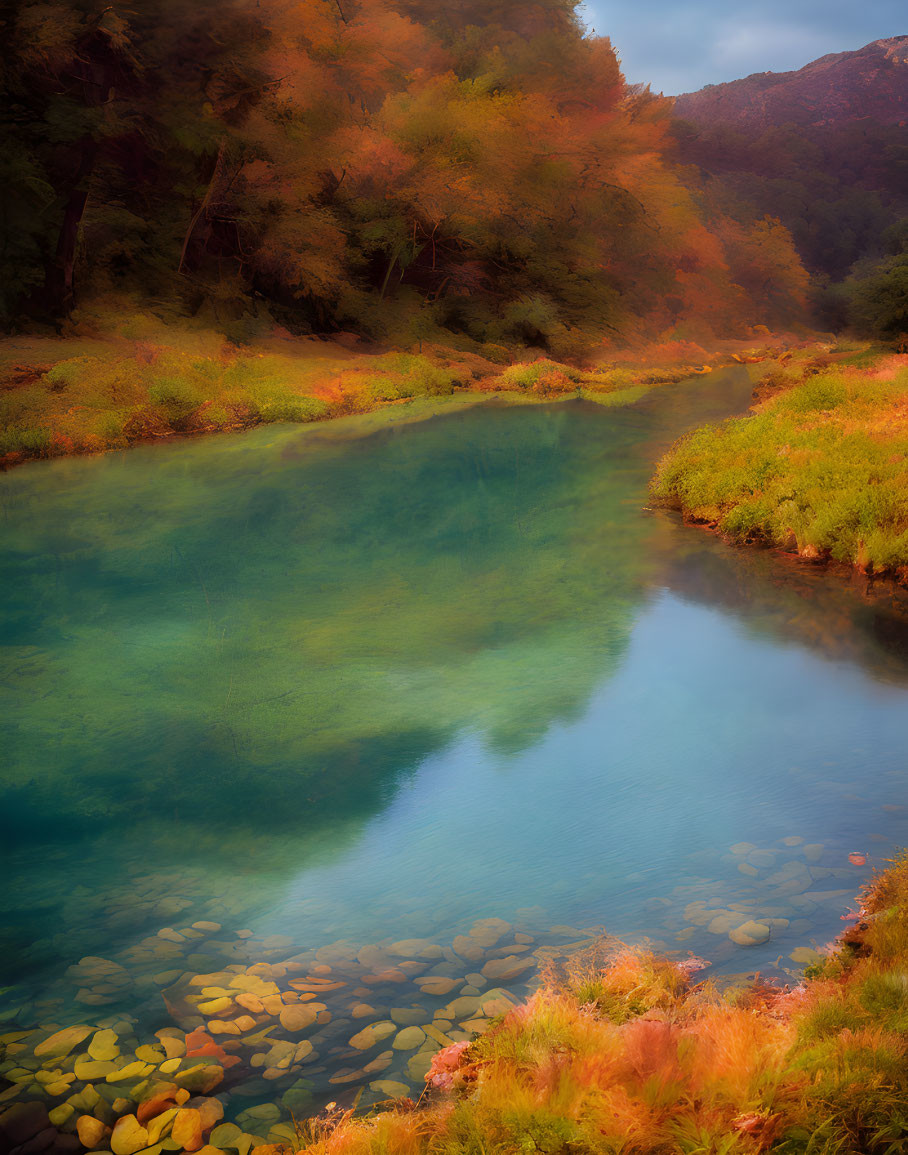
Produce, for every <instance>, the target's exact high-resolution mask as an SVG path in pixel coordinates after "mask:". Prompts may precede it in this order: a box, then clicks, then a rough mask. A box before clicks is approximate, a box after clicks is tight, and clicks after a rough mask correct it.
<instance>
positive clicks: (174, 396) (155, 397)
mask: <svg viewBox="0 0 908 1155" xmlns="http://www.w3.org/2000/svg"><path fill="white" fill-rule="evenodd" d="M203 399H204V398H203V397H202V395H201V394H200V393H199V391H198V389H197V388H196V387H195V385H194V384H193V383H192V382H190V381H188V380H186V379H185V378H184V377H176V376H173V377H171V376H161V377H155V379H154V380H153V381H152V382H151V384H150V385H149V386H148V400H149V401H150V402H151V404H152V405H153V406H154V407H155V409H157V410H158V411H159V413H160V414H161V416H162V417H163V419H164V420H165V421H166V422H167V424H168V425H171V426H173V428H174V429H182V428H183V427H184V426H185V424H186V420H187V418H188V417H189V416H190V415H191V414H192V413H194V412H195V411H196V410H197V409H198V407H199V406H200V405H201V404H202V401H203Z"/></svg>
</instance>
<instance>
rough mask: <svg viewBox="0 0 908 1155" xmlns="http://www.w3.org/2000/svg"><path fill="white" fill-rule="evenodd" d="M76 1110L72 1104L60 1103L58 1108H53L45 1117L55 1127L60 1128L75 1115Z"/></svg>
mask: <svg viewBox="0 0 908 1155" xmlns="http://www.w3.org/2000/svg"><path fill="white" fill-rule="evenodd" d="M75 1113H76V1109H75V1107H73V1105H72V1103H61V1104H60V1105H59V1107H54V1109H53V1110H52V1111H48V1112H47V1117H48V1119H50V1121H51V1123H53V1125H54V1126H55V1127H62V1126H63V1125H64V1123H68V1122H69V1120H70V1119H71V1118H72V1117H73V1115H75Z"/></svg>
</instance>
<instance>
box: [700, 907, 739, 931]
mask: <svg viewBox="0 0 908 1155" xmlns="http://www.w3.org/2000/svg"><path fill="white" fill-rule="evenodd" d="M744 921H746V920H745V919H743V918H742V917H741V915H740V914H735V913H733V912H732V911H723V912H722V913H721V914H717V915H716V917H715V918H713V919H710V922H709V926H707V928H706V929H707V930H708V931H709V933H710V934H728V932H729V931H730V930H733V929H734V928H735V927H736V926H740V925H741V923H742V922H744Z"/></svg>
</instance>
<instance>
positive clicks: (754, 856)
mask: <svg viewBox="0 0 908 1155" xmlns="http://www.w3.org/2000/svg"><path fill="white" fill-rule="evenodd" d="M747 861H748V862H749V863H750V865H751V866H758V867H759V868H760V869H761V870H765V869H767V868H768V867H770V866H774V865H775V861H776V856H775V853H774V852H773V851H772V850H752V851H751V852H750V854H748V856H747Z"/></svg>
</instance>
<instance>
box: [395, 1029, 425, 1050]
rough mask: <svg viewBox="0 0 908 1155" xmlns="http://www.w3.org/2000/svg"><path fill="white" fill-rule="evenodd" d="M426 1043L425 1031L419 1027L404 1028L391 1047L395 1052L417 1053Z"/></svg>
mask: <svg viewBox="0 0 908 1155" xmlns="http://www.w3.org/2000/svg"><path fill="white" fill-rule="evenodd" d="M425 1041H426V1035H425V1031H422V1030H420V1028H419V1027H404V1029H403V1030H402V1031H398V1032H397V1035H396V1036H395V1039H394V1042H393V1043H392V1044H391V1046H392V1047H393V1048H394V1050H395V1051H415V1050H416V1048H417V1047H421V1046H422V1045H423V1043H424V1042H425Z"/></svg>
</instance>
